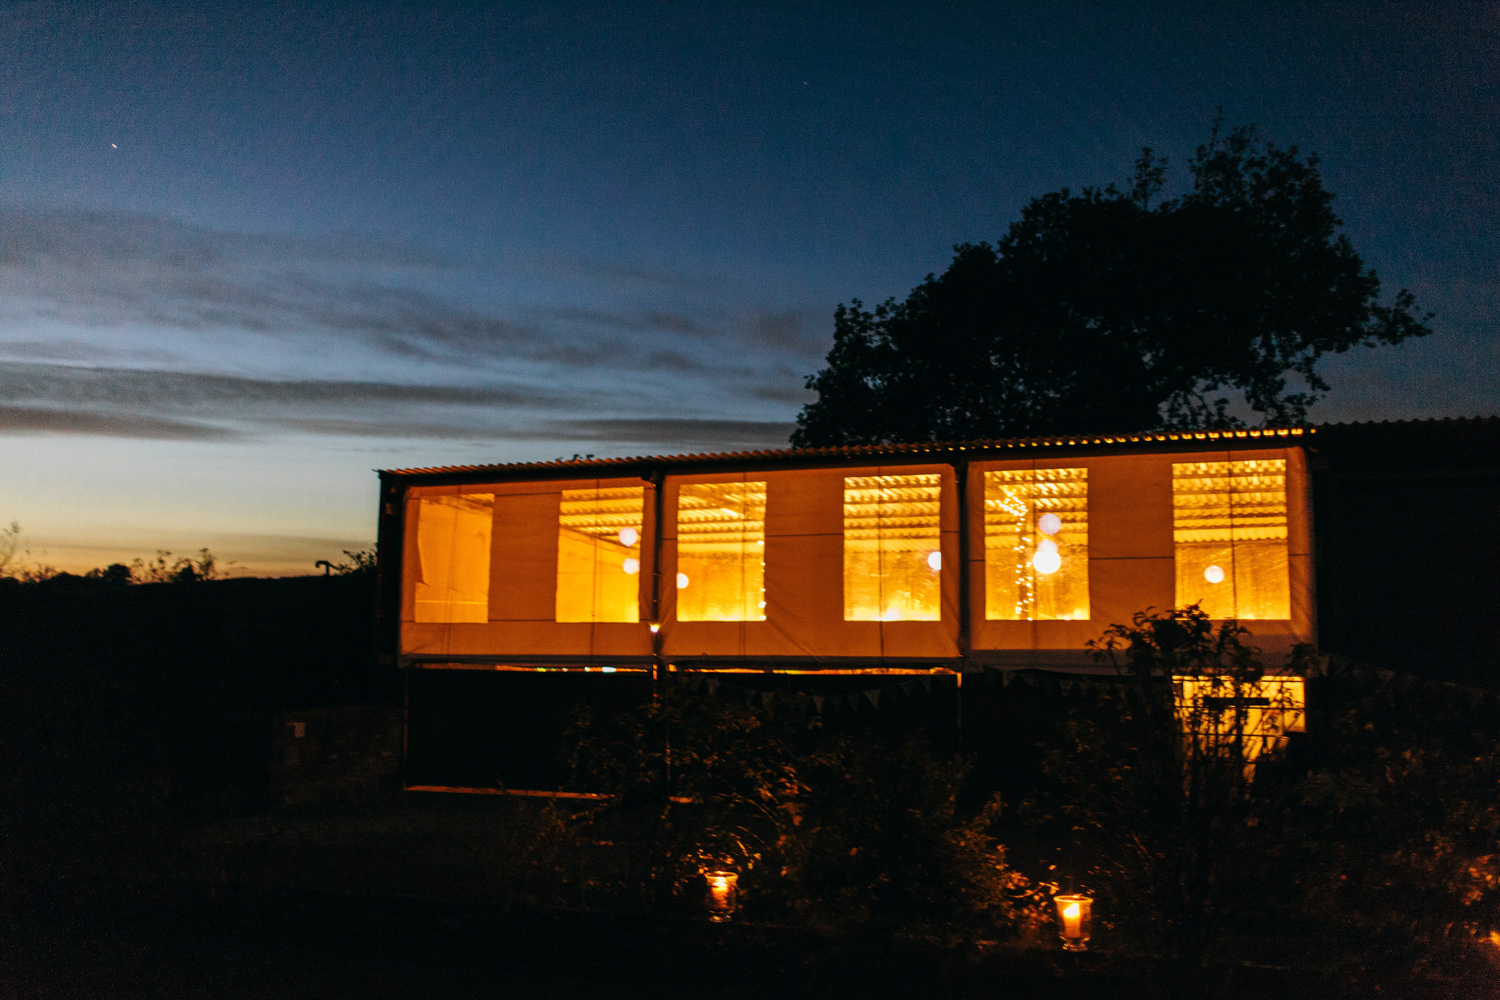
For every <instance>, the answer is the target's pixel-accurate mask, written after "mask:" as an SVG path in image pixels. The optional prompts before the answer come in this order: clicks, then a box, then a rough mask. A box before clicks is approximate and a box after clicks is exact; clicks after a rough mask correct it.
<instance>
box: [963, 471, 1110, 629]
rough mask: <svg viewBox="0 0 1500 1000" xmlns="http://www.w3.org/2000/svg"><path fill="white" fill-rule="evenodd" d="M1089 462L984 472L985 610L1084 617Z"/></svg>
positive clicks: (989, 614)
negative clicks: (1078, 465) (1083, 466)
mask: <svg viewBox="0 0 1500 1000" xmlns="http://www.w3.org/2000/svg"><path fill="white" fill-rule="evenodd" d="M1088 485H1089V484H1088V469H1000V470H996V471H993V472H986V473H985V474H984V562H985V568H984V588H985V598H984V616H985V618H986V619H989V620H991V621H1037V620H1058V619H1068V620H1086V619H1088V618H1089V614H1090V612H1089V526H1088V522H1089V507H1088Z"/></svg>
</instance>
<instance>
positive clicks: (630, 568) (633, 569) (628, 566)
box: [620, 559, 641, 576]
mask: <svg viewBox="0 0 1500 1000" xmlns="http://www.w3.org/2000/svg"><path fill="white" fill-rule="evenodd" d="M620 568H621V569H623V570H625V572H627V573H629V574H630V575H631V576H635V575H636V574H637V573H639V572H640V571H641V561H640V560H639V559H626V560H625V561H624V562H623V563H621V564H620Z"/></svg>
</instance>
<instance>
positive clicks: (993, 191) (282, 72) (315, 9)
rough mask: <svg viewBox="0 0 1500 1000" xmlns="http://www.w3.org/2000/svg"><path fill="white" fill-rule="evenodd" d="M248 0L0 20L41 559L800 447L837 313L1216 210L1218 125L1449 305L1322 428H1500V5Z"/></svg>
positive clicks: (225, 552)
mask: <svg viewBox="0 0 1500 1000" xmlns="http://www.w3.org/2000/svg"><path fill="white" fill-rule="evenodd" d="M205 6H206V8H207V9H206V10H197V9H186V8H184V5H174V7H172V8H168V7H165V6H162V7H155V6H149V5H140V4H131V5H122V6H118V7H111V6H108V5H87V9H84V6H83V5H80V6H77V7H75V6H72V5H61V4H50V3H23V4H0V53H3V58H0V524H8V523H9V522H10V521H12V520H15V521H18V522H20V524H21V527H22V531H23V535H24V537H25V540H26V544H27V546H28V547H29V548H30V550H31V558H32V559H33V560H34V561H40V562H44V563H49V564H51V565H53V566H56V567H59V568H63V569H69V570H74V571H79V570H84V569H88V568H90V567H93V566H98V565H102V564H104V563H107V562H110V561H115V560H123V561H128V560H129V559H131V558H133V557H136V556H150V555H151V554H152V553H153V552H154V551H155V550H158V549H171V550H173V551H175V552H178V553H185V552H187V551H190V550H196V549H198V548H200V547H202V546H208V547H209V548H211V549H212V550H213V551H214V552H215V553H216V554H217V555H218V556H219V557H220V558H221V559H228V560H233V561H234V562H235V563H237V571H238V572H241V573H245V572H253V573H258V574H282V573H308V572H314V571H315V570H314V569H313V562H314V560H316V559H320V558H338V557H339V553H340V550H341V549H361V548H367V547H369V546H370V545H371V544H372V541H373V537H374V531H375V513H376V486H377V484H376V479H375V475H374V473H373V472H372V471H371V470H373V469H377V468H399V467H404V466H414V465H422V466H430V465H445V464H455V463H475V462H508V461H525V460H534V459H550V458H556V457H559V456H569V457H571V456H572V455H573V454H575V453H585V454H595V455H599V456H613V455H632V454H651V453H667V452H675V451H706V450H738V449H743V448H747V447H775V446H781V445H784V443H785V441H786V437H787V434H788V433H789V431H790V429H791V423H792V421H793V420H794V418H795V415H796V413H797V411H798V409H799V408H800V407H801V406H802V404H803V403H804V402H806V401H807V399H808V398H809V397H808V394H807V393H806V392H805V390H804V389H803V387H802V386H803V379H804V378H805V377H806V376H807V375H808V374H810V373H812V372H813V371H815V370H816V369H817V368H818V367H820V365H821V362H822V358H823V355H824V354H825V353H826V351H827V350H828V347H829V345H830V343H831V338H832V329H833V323H832V313H833V309H834V307H835V305H836V304H838V303H839V302H841V301H848V300H850V299H851V298H860V299H863V300H864V301H865V302H867V303H872V302H876V301H879V300H882V299H885V298H886V297H888V296H893V295H894V296H903V295H905V293H906V292H907V291H909V290H910V289H911V287H912V286H913V285H915V284H916V283H918V282H919V281H920V280H921V279H922V278H923V277H924V276H925V275H926V274H927V273H928V272H931V271H941V270H943V269H944V268H945V267H946V265H947V262H948V260H949V258H950V255H951V248H952V246H953V244H955V243H959V242H964V241H979V240H994V239H996V238H998V237H999V236H1001V235H1002V234H1003V232H1004V230H1005V228H1006V226H1007V225H1008V224H1009V223H1010V222H1011V221H1012V220H1013V219H1015V218H1016V216H1017V214H1018V212H1019V210H1020V208H1021V206H1022V205H1024V204H1025V202H1026V201H1027V200H1028V199H1029V198H1030V197H1032V196H1035V195H1039V194H1042V193H1044V192H1047V191H1051V190H1055V189H1057V188H1060V187H1063V186H1072V187H1074V188H1078V187H1082V186H1084V185H1090V184H1094V185H1099V184H1104V183H1107V182H1109V181H1112V180H1122V179H1124V178H1125V177H1127V176H1128V174H1129V172H1130V170H1131V165H1132V163H1133V162H1134V160H1135V158H1136V157H1137V156H1138V155H1139V153H1140V148H1141V147H1142V146H1151V147H1153V148H1154V149H1156V151H1157V152H1159V153H1164V154H1166V155H1167V156H1168V157H1169V159H1170V161H1171V168H1172V178H1173V183H1174V184H1175V185H1176V187H1177V189H1178V190H1180V189H1181V185H1182V183H1183V181H1184V179H1185V175H1186V171H1185V169H1184V166H1185V163H1186V161H1187V159H1188V157H1189V156H1190V155H1191V153H1192V150H1193V148H1194V147H1195V146H1196V145H1197V144H1198V143H1200V142H1203V141H1204V140H1205V139H1206V138H1207V136H1208V132H1209V128H1210V124H1211V122H1212V120H1213V117H1214V113H1215V108H1217V107H1220V106H1222V108H1223V111H1224V116H1225V120H1226V122H1227V123H1228V124H1231V125H1232V124H1240V123H1254V124H1256V125H1258V126H1259V127H1260V129H1261V131H1262V133H1263V135H1264V136H1265V137H1266V138H1268V139H1270V140H1272V141H1274V142H1276V143H1278V144H1281V145H1297V146H1299V147H1300V148H1301V149H1302V150H1304V151H1316V152H1317V153H1318V154H1319V155H1320V156H1321V157H1322V171H1323V176H1324V180H1325V183H1326V184H1327V186H1328V187H1329V189H1330V190H1332V191H1333V192H1335V193H1336V194H1337V196H1338V198H1337V201H1336V202H1335V208H1336V210H1337V212H1338V214H1339V215H1340V216H1341V217H1342V218H1343V219H1344V221H1345V231H1346V232H1347V234H1348V235H1349V237H1350V239H1351V240H1352V241H1353V243H1354V245H1355V247H1356V249H1358V250H1359V252H1360V253H1361V254H1362V255H1363V256H1364V258H1365V261H1366V262H1367V264H1369V265H1370V266H1372V267H1374V268H1375V269H1376V270H1377V271H1378V272H1379V274H1380V277H1381V279H1382V282H1383V284H1384V293H1383V297H1384V298H1385V300H1386V301H1389V299H1390V298H1391V296H1392V295H1393V294H1394V292H1395V291H1396V290H1397V289H1398V288H1400V287H1403V286H1404V287H1407V288H1410V289H1411V290H1412V291H1413V292H1414V293H1415V294H1416V295H1417V298H1418V301H1419V303H1420V304H1421V306H1422V307H1424V308H1425V309H1430V310H1432V311H1433V312H1435V313H1436V318H1435V319H1434V320H1433V328H1434V330H1435V331H1436V332H1435V334H1434V335H1433V336H1432V337H1430V338H1426V339H1424V340H1422V341H1418V342H1413V343H1409V344H1406V345H1402V346H1401V347H1399V348H1384V349H1381V350H1379V351H1370V350H1357V351H1355V352H1352V353H1350V354H1348V355H1345V356H1341V357H1338V358H1334V359H1330V360H1329V361H1328V362H1327V363H1326V364H1325V376H1326V377H1327V379H1328V380H1329V381H1330V382H1331V383H1333V385H1334V392H1333V393H1332V394H1331V395H1330V396H1329V397H1328V398H1327V399H1326V400H1325V401H1324V402H1323V403H1321V404H1320V405H1319V406H1317V407H1316V408H1315V409H1314V411H1313V418H1314V419H1315V420H1318V421H1341V420H1368V419H1397V418H1412V417H1442V416H1461V415H1474V414H1493V413H1500V337H1497V319H1500V239H1497V218H1500V3H1495V2H1489V3H1478V2H1475V3H1462V2H1460V3H1453V2H1446V3H1431V4H1422V3H1416V2H1403V3H1394V4H1335V3H1313V4H1306V5H1295V4H1250V3H1245V4H1219V3H1215V4H1209V3H1205V4H1196V5H1186V4H1183V5H1166V4H1108V5H1106V4H1077V5H1066V6H1065V5H1053V4H1045V5H1044V4H1036V5H1017V6H1004V5H1000V4H975V5H941V4H931V3H927V4H920V5H917V4H912V5H896V4H892V5H827V6H810V5H791V4H767V5H756V4H744V3H741V4H722V5H712V4H681V5H677V4H640V5H626V4H620V5H612V6H591V5H584V4H562V3H555V4H545V5H540V4H524V5H523V4H511V5H503V6H498V5H497V6H495V7H484V8H465V9H464V11H463V12H457V13H455V12H454V11H455V9H456V8H455V7H453V6H452V5H436V6H437V8H438V9H436V10H433V9H425V8H419V7H416V6H411V7H384V6H381V7H367V6H365V5H361V6H359V7H351V8H347V9H345V10H343V11H342V12H340V11H339V10H337V9H335V8H334V7H333V5H330V4H317V5H312V4H309V5H306V6H291V5H275V6H256V5H249V4H246V5H238V4H237V5H234V6H233V7H232V8H230V7H228V5H225V7H224V8H223V9H221V8H219V7H218V5H205ZM1168 193H1169V194H1170V193H1171V191H1170V190H1169V192H1168ZM1122 429H1125V428H1122Z"/></svg>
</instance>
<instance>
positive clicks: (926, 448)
mask: <svg viewBox="0 0 1500 1000" xmlns="http://www.w3.org/2000/svg"><path fill="white" fill-rule="evenodd" d="M1317 430H1318V428H1316V427H1262V428H1254V429H1236V430H1223V431H1152V432H1142V433H1136V434H1062V435H1053V436H1050V437H1035V438H1001V439H993V440H976V441H928V442H922V443H917V444H860V445H842V446H839V447H833V448H773V449H765V450H761V451H731V452H710V453H694V454H686V455H642V456H633V457H629V458H583V459H571V460H560V461H552V462H506V463H499V464H494V465H445V466H432V467H424V468H410V469H383V470H381V474H382V475H385V476H429V475H445V474H455V473H473V472H506V473H514V472H530V471H537V472H543V471H547V472H553V471H558V472H573V471H579V472H582V471H593V470H597V469H609V468H618V467H621V466H638V465H704V464H717V463H720V462H725V463H733V462H746V461H755V462H761V461H767V460H771V461H774V460H777V459H800V458H858V457H860V456H864V455H872V456H873V455H919V454H950V453H952V452H959V451H1004V450H1008V449H1014V448H1070V447H1098V446H1102V445H1126V446H1128V445H1132V444H1156V443H1165V442H1170V441H1184V442H1187V441H1231V440H1241V439H1245V440H1249V439H1255V440H1259V439H1267V438H1300V437H1303V436H1304V435H1309V434H1315V433H1317Z"/></svg>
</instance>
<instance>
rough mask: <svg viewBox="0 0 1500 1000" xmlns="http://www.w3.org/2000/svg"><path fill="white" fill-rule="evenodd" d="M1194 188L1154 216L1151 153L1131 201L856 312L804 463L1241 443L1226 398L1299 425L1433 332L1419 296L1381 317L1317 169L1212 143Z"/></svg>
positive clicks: (1102, 194) (1402, 297)
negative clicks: (1342, 370) (1051, 446)
mask: <svg viewBox="0 0 1500 1000" xmlns="http://www.w3.org/2000/svg"><path fill="white" fill-rule="evenodd" d="M1188 169H1189V171H1190V172H1191V174H1192V187H1191V190H1189V191H1188V192H1187V193H1186V194H1184V195H1183V196H1181V197H1180V198H1176V199H1172V200H1167V201H1161V202H1158V203H1156V204H1155V205H1153V204H1152V202H1153V200H1154V199H1155V198H1156V196H1157V195H1158V194H1159V193H1160V192H1161V190H1162V187H1163V185H1164V183H1165V177H1166V160H1165V159H1164V158H1158V157H1156V156H1154V155H1153V153H1152V151H1151V150H1150V149H1146V150H1144V151H1143V152H1142V155H1141V158H1140V160H1139V161H1138V162H1137V164H1136V169H1135V175H1134V177H1132V179H1131V181H1130V183H1129V185H1128V187H1127V188H1126V189H1125V190H1121V189H1119V188H1117V187H1116V186H1115V185H1113V184H1111V185H1109V186H1108V187H1105V188H1103V189H1102V190H1101V189H1096V188H1084V189H1083V191H1082V192H1081V193H1078V194H1074V193H1072V192H1071V191H1069V189H1067V188H1064V189H1062V190H1060V191H1055V192H1052V193H1050V194H1045V195H1043V196H1041V197H1040V198H1035V199H1033V200H1032V201H1031V203H1030V204H1029V205H1027V206H1026V208H1025V209H1023V210H1022V213H1021V218H1020V219H1019V220H1018V221H1016V222H1014V223H1012V225H1011V226H1010V229H1009V230H1008V231H1007V232H1006V234H1005V236H1004V238H1002V239H1001V240H1000V241H999V242H998V243H997V244H995V245H994V246H991V245H990V244H988V243H978V244H962V245H960V246H958V247H956V248H955V252H954V257H953V263H952V264H951V265H949V267H948V270H947V271H946V272H944V273H943V274H942V275H941V276H934V275H928V276H927V280H926V281H924V282H923V283H922V284H920V285H918V286H917V287H916V288H915V289H913V290H912V292H911V294H910V295H908V296H907V298H906V301H904V302H899V303H898V302H896V301H895V300H894V299H890V300H887V301H886V302H885V303H883V304H882V305H880V306H877V307H876V308H875V310H874V311H873V312H871V311H869V310H866V309H865V308H864V306H863V305H862V303H861V302H860V301H859V300H858V299H855V300H853V302H852V303H851V304H850V305H847V306H846V305H840V306H839V307H838V309H837V310H836V311H835V313H834V344H833V349H832V350H831V351H830V352H829V354H828V367H826V368H824V369H823V370H822V371H820V372H818V373H817V374H816V375H813V376H811V377H809V378H808V381H807V385H808V388H810V389H814V390H816V391H817V393H818V399H817V400H816V401H815V402H813V403H810V404H808V405H807V406H806V407H805V408H804V409H803V411H802V413H801V414H800V415H799V417H798V420H797V424H798V426H797V430H796V431H795V432H794V433H793V435H792V443H793V444H794V445H797V446H800V447H809V446H820V445H841V444H872V443H888V442H899V441H929V440H936V441H942V440H964V439H976V438H995V437H1007V436H1017V435H1039V434H1073V433H1099V432H1109V431H1121V430H1146V429H1150V428H1153V427H1158V426H1163V425H1165V426H1169V427H1213V426H1233V425H1235V424H1237V423H1239V421H1238V420H1237V418H1235V417H1234V416H1233V415H1232V414H1231V413H1230V412H1229V407H1230V405H1231V400H1230V399H1229V397H1227V396H1220V395H1218V394H1219V393H1221V392H1226V391H1239V392H1242V393H1243V395H1244V399H1245V401H1246V402H1247V403H1248V404H1249V406H1250V408H1251V409H1252V410H1254V411H1256V412H1258V413H1260V414H1263V415H1264V418H1265V421H1266V422H1268V423H1282V422H1291V421H1297V420H1301V419H1303V418H1304V417H1305V415H1306V412H1307V408H1308V407H1309V406H1310V405H1311V404H1312V403H1313V402H1314V401H1315V400H1316V399H1317V397H1318V394H1319V393H1321V392H1325V391H1327V390H1328V388H1329V387H1328V385H1327V384H1326V383H1325V382H1324V381H1323V379H1322V378H1320V377H1319V375H1318V373H1317V369H1316V366H1317V362H1318V360H1319V358H1321V357H1322V356H1323V355H1324V354H1327V353H1329V352H1334V353H1339V352H1343V351H1346V350H1348V349H1349V348H1351V347H1354V346H1356V345H1368V346H1374V345H1377V344H1395V343H1399V342H1400V341H1402V340H1405V339H1406V338H1408V337H1416V336H1423V335H1425V334H1428V333H1430V332H1431V330H1430V329H1429V328H1428V327H1427V326H1426V325H1425V324H1424V322H1423V321H1424V319H1428V318H1430V315H1431V314H1428V315H1427V316H1425V317H1419V316H1418V314H1417V310H1416V303H1415V300H1414V298H1413V297H1412V295H1411V293H1410V292H1408V291H1406V290H1405V289H1402V290H1401V291H1399V292H1398V293H1397V294H1396V296H1395V299H1394V301H1393V302H1392V304H1390V305H1381V304H1380V302H1379V294H1380V280H1379V278H1377V277H1376V274H1375V272H1374V271H1373V270H1369V269H1367V268H1365V266H1364V263H1363V261H1362V260H1361V259H1360V256H1359V254H1357V253H1356V252H1355V250H1354V248H1353V246H1352V245H1351V244H1350V243H1349V240H1348V238H1347V237H1346V236H1345V235H1344V234H1343V233H1341V232H1340V231H1339V230H1340V226H1341V225H1342V223H1341V221H1340V220H1339V219H1338V217H1337V216H1335V215H1334V213H1333V195H1332V194H1331V193H1330V192H1328V191H1327V190H1326V189H1325V188H1324V187H1323V180H1322V177H1321V176H1320V174H1319V173H1318V158H1317V157H1316V156H1315V155H1309V156H1307V157H1302V156H1300V155H1299V154H1298V151H1297V148H1296V147H1295V146H1293V147H1290V148H1287V149H1280V148H1277V147H1276V146H1274V145H1272V144H1270V143H1265V144H1264V145H1263V146H1262V145H1261V144H1260V143H1259V140H1258V136H1257V134H1256V132H1255V129H1254V127H1253V126H1250V127H1241V128H1237V129H1235V130H1233V131H1232V132H1230V133H1229V135H1228V136H1221V135H1220V132H1219V126H1218V123H1215V126H1214V130H1213V133H1212V135H1211V137H1210V139H1209V142H1208V143H1207V144H1206V145H1203V146H1200V147H1198V150H1197V153H1196V155H1195V156H1194V157H1193V158H1192V160H1191V161H1190V162H1189V163H1188ZM1289 375H1290V376H1293V377H1294V379H1295V380H1297V381H1300V383H1301V385H1300V386H1297V385H1295V384H1289V379H1288V376H1289Z"/></svg>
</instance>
